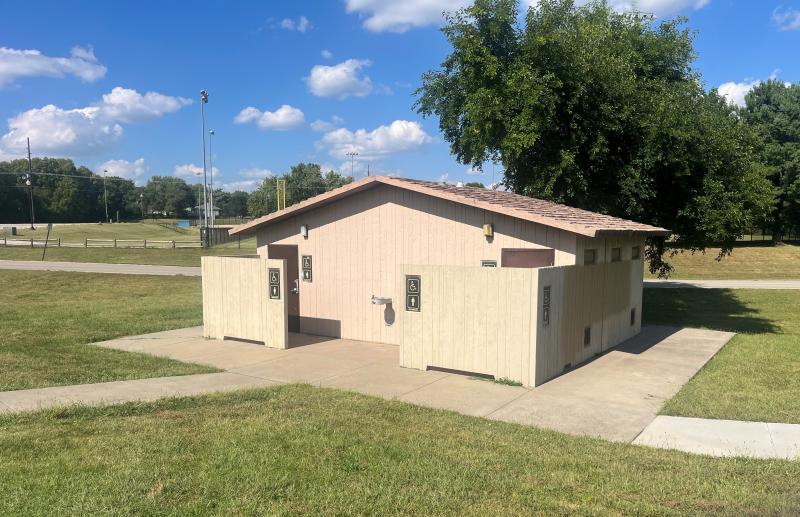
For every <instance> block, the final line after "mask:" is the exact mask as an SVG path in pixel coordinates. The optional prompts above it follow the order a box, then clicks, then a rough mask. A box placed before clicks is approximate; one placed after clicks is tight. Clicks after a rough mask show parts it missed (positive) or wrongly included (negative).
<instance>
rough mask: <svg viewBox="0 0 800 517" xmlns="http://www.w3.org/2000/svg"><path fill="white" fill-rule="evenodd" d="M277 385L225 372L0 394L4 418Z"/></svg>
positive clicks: (0, 411)
mask: <svg viewBox="0 0 800 517" xmlns="http://www.w3.org/2000/svg"><path fill="white" fill-rule="evenodd" d="M274 384H275V383H274V382H270V381H268V380H265V379H258V378H253V377H248V376H246V375H239V374H235V373H230V372H223V373H203V374H199V375H182V376H176V377H156V378H152V379H137V380H133V381H115V382H102V383H98V384H79V385H75V386H55V387H52V388H40V389H33V390H21V391H4V392H0V414H2V413H19V412H24V411H35V410H37V409H44V408H50V407H58V406H67V405H73V404H80V405H87V406H98V405H104V404H121V403H123V402H135V401H142V402H147V401H153V400H158V399H161V398H166V397H188V396H193V395H203V394H206V393H215V392H220V391H232V390H237V389H241V388H259V387H264V386H271V385H274Z"/></svg>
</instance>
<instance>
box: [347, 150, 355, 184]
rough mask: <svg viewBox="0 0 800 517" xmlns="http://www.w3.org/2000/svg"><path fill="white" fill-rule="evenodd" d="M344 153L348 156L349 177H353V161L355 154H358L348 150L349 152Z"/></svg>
mask: <svg viewBox="0 0 800 517" xmlns="http://www.w3.org/2000/svg"><path fill="white" fill-rule="evenodd" d="M345 154H346V155H347V156H349V157H350V178H351V179H352V178H353V166H354V163H355V159H356V156H358V153H357V152H355V151H350V152H349V153H345Z"/></svg>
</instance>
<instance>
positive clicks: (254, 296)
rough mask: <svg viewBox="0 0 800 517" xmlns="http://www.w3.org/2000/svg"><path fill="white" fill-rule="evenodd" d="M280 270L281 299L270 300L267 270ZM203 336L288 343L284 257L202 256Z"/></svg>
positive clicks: (271, 344) (275, 344) (277, 344)
mask: <svg viewBox="0 0 800 517" xmlns="http://www.w3.org/2000/svg"><path fill="white" fill-rule="evenodd" d="M269 268H279V269H280V270H281V277H282V278H281V298H280V300H271V299H269V293H268V283H269V282H268V279H267V272H268V269H269ZM201 270H202V283H203V335H204V336H205V337H209V338H214V339H224V338H226V337H229V338H236V339H247V340H252V341H261V342H263V343H264V344H266V345H267V346H269V347H272V348H286V347H287V345H288V312H287V307H286V303H285V302H286V283H287V282H286V281H287V278H286V265H285V261H283V260H264V259H259V258H241V257H203V258H202V261H201Z"/></svg>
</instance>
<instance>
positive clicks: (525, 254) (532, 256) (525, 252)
mask: <svg viewBox="0 0 800 517" xmlns="http://www.w3.org/2000/svg"><path fill="white" fill-rule="evenodd" d="M555 259H556V253H555V250H553V249H549V248H544V249H525V248H503V249H502V251H501V253H500V266H501V267H527V268H532V267H548V266H552V265H554V264H555Z"/></svg>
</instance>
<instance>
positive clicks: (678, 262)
mask: <svg viewBox="0 0 800 517" xmlns="http://www.w3.org/2000/svg"><path fill="white" fill-rule="evenodd" d="M718 256H719V249H708V250H706V252H705V253H699V252H698V253H691V252H684V253H679V254H677V255H675V256H672V257H670V256H669V255H667V256H666V258H667V261H668V262H669V263H670V264H672V265H673V266H674V267H675V271H674V272H673V273H672V275H670V278H672V279H692V280H705V279H741V280H748V279H777V278H789V279H800V245H797V244H780V245H777V246H770V245H753V246H739V247H736V248H734V249H733V253H731V255H729V256H726V257H723V258H722V259H720V260H717V257H718ZM646 276H648V277H652V275H650V274H649V272H648V273H646Z"/></svg>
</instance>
